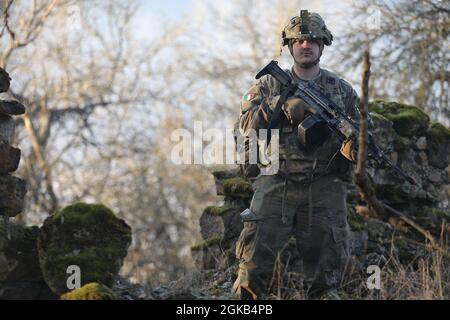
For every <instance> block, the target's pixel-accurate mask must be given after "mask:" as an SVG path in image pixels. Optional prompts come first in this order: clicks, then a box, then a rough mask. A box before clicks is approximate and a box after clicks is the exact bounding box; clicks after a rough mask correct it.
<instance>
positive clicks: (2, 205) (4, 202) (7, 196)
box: [0, 175, 27, 217]
mask: <svg viewBox="0 0 450 320" xmlns="http://www.w3.org/2000/svg"><path fill="white" fill-rule="evenodd" d="M26 191H27V189H26V184H25V181H23V180H22V179H19V178H16V177H13V176H10V175H0V195H1V197H0V215H7V216H10V217H15V216H16V215H18V214H19V213H21V212H22V210H23V208H24V206H25V194H26Z"/></svg>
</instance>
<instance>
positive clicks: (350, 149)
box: [341, 139, 358, 162]
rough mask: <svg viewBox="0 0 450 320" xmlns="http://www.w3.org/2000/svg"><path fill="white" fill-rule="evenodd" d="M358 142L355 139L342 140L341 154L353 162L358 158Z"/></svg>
mask: <svg viewBox="0 0 450 320" xmlns="http://www.w3.org/2000/svg"><path fill="white" fill-rule="evenodd" d="M357 145H358V143H357V142H356V141H355V139H347V140H345V141H344V142H342V146H341V154H342V155H343V156H344V157H345V158H347V159H348V160H350V161H352V162H356V160H358V151H357V150H356V147H357Z"/></svg>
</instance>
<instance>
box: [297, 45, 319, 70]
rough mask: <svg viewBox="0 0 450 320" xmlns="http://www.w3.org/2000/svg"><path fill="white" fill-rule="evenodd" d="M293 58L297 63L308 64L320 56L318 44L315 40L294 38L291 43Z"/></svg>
mask: <svg viewBox="0 0 450 320" xmlns="http://www.w3.org/2000/svg"><path fill="white" fill-rule="evenodd" d="M292 48H293V55H294V60H295V62H297V63H298V64H299V65H308V64H310V63H313V62H314V61H316V60H317V59H318V58H319V56H320V46H319V43H318V42H316V41H314V40H313V41H310V40H300V39H296V40H295V41H294V43H293V46H292Z"/></svg>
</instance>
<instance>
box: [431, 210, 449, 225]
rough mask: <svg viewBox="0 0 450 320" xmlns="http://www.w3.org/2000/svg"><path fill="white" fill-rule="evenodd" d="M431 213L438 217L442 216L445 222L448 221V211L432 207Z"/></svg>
mask: <svg viewBox="0 0 450 320" xmlns="http://www.w3.org/2000/svg"><path fill="white" fill-rule="evenodd" d="M431 213H432V214H434V215H435V216H436V217H438V218H442V219H445V220H446V221H447V222H450V212H448V211H444V210H441V209H438V208H432V209H431Z"/></svg>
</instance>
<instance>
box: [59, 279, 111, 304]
mask: <svg viewBox="0 0 450 320" xmlns="http://www.w3.org/2000/svg"><path fill="white" fill-rule="evenodd" d="M61 300H119V297H117V296H116V295H115V294H114V292H113V291H112V290H111V289H110V288H108V287H107V286H105V285H103V284H101V283H88V284H87V285H85V286H83V287H81V288H79V289H75V290H73V291H70V292H68V293H65V294H63V295H61Z"/></svg>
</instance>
